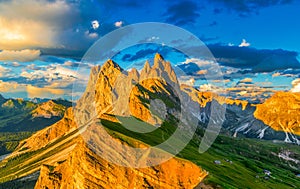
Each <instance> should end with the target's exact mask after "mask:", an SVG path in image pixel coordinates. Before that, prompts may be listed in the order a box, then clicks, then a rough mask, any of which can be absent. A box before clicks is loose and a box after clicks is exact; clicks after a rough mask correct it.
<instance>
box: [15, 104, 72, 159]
mask: <svg viewBox="0 0 300 189" xmlns="http://www.w3.org/2000/svg"><path fill="white" fill-rule="evenodd" d="M75 129H77V124H76V123H75V121H74V117H73V111H72V108H68V109H67V111H66V112H65V115H64V117H63V118H62V119H61V120H60V121H58V122H56V123H55V124H53V125H51V126H50V127H47V128H45V129H42V130H40V131H38V132H37V133H35V134H33V135H32V136H31V137H30V138H28V139H26V140H24V141H22V142H20V144H19V146H18V147H17V150H16V151H15V152H14V153H13V154H12V156H13V155H15V154H19V153H25V152H27V151H34V150H37V149H40V148H42V147H44V146H46V145H47V144H49V143H51V142H53V141H55V140H56V139H58V138H60V137H62V136H64V135H66V134H67V133H69V132H71V131H73V130H75Z"/></svg>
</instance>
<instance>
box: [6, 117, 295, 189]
mask: <svg viewBox="0 0 300 189" xmlns="http://www.w3.org/2000/svg"><path fill="white" fill-rule="evenodd" d="M102 124H103V125H104V126H105V127H106V129H107V131H108V132H109V133H110V134H111V135H113V136H114V137H117V138H119V139H121V140H123V141H125V142H127V143H128V144H130V143H131V142H132V141H134V140H140V141H142V142H144V143H146V144H149V145H152V146H154V145H157V144H160V143H161V142H162V141H164V140H165V139H167V138H168V137H169V136H170V135H171V134H172V133H173V132H174V127H172V126H170V124H165V125H163V126H162V127H161V128H159V129H157V130H155V131H153V132H151V133H147V134H138V133H135V132H132V131H129V130H127V129H126V128H124V127H123V126H122V125H120V124H118V123H114V122H110V121H107V120H102ZM145 124H146V123H145ZM143 126H150V125H143ZM75 133H76V131H74V132H72V133H70V134H68V135H66V136H64V137H62V138H60V139H59V140H57V141H55V142H53V143H51V144H49V145H48V146H46V147H44V148H42V149H40V150H37V151H35V152H29V153H25V154H23V155H21V156H19V157H16V158H13V159H11V160H10V161H9V162H8V163H7V164H6V165H5V167H2V166H3V164H2V163H0V167H1V170H0V183H1V182H6V181H8V180H11V179H14V178H13V177H11V176H10V177H6V175H7V174H9V173H15V172H16V171H18V170H20V168H22V169H23V171H22V172H19V173H18V175H23V174H24V173H26V172H28V171H30V170H32V169H36V168H38V167H39V166H40V165H41V164H42V162H43V161H42V160H43V159H45V158H47V157H49V156H52V155H53V154H56V153H58V152H59V151H61V150H63V149H64V148H65V147H66V146H69V145H70V144H69V142H66V143H65V144H64V145H62V146H59V147H57V148H54V149H53V150H51V151H49V152H48V153H46V154H44V155H43V156H42V157H39V158H38V159H35V160H34V161H29V164H27V165H26V166H22V167H20V164H21V163H22V162H28V160H30V159H32V157H34V156H36V155H37V154H40V153H42V152H43V151H45V150H46V149H49V148H51V147H52V146H54V145H55V144H58V143H59V142H60V141H64V140H65V139H67V138H69V137H70V136H72V135H74V134H75ZM198 144H199V139H198V137H195V138H194V139H193V140H192V141H191V142H190V143H189V144H188V145H187V147H186V148H185V149H184V150H183V151H182V152H181V153H180V154H178V157H180V158H184V159H188V160H190V161H192V162H194V163H196V164H197V165H199V166H201V167H202V168H204V169H205V170H207V171H209V176H208V177H207V178H206V179H205V183H206V184H208V185H212V186H214V187H218V186H220V187H222V188H255V189H256V188H257V189H260V188H261V189H263V188H276V189H277V188H281V189H284V188H300V180H299V178H297V177H296V176H295V173H296V170H295V169H292V168H290V167H289V166H288V165H287V163H286V162H285V161H283V160H282V159H279V158H278V157H277V156H274V155H273V154H272V153H278V152H279V151H281V150H282V149H285V150H290V151H292V152H295V153H296V154H297V155H298V156H296V159H297V158H298V159H300V158H299V155H300V149H299V146H295V145H288V144H273V143H271V142H268V141H259V140H253V139H233V138H229V137H225V136H219V137H218V138H217V140H216V141H215V143H214V144H213V146H212V147H211V148H210V149H209V150H208V151H207V152H205V153H203V154H199V152H198V146H199V145H198ZM225 159H228V160H231V161H232V162H233V163H232V164H230V163H229V162H226V161H225ZM214 160H221V162H222V164H221V165H216V164H214ZM1 164H2V165H1ZM263 169H268V170H270V171H271V172H272V177H271V178H270V179H269V180H265V179H264V178H263V177H264V174H263ZM298 169H299V167H298ZM256 176H259V178H256ZM15 178H17V177H15Z"/></svg>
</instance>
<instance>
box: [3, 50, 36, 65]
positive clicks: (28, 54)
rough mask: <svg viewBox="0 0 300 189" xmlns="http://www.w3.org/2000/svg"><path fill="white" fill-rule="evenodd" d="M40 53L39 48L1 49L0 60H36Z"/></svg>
mask: <svg viewBox="0 0 300 189" xmlns="http://www.w3.org/2000/svg"><path fill="white" fill-rule="evenodd" d="M40 54H41V51H40V50H30V49H25V50H20V51H14V50H3V51H1V52H0V61H19V62H29V61H33V60H36V59H37V58H38V57H39V56H40Z"/></svg>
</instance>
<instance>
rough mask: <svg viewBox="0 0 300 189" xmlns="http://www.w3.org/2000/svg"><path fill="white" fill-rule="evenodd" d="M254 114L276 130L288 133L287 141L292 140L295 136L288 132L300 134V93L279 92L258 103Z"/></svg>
mask: <svg viewBox="0 0 300 189" xmlns="http://www.w3.org/2000/svg"><path fill="white" fill-rule="evenodd" d="M254 116H255V117H256V118H257V119H259V120H262V121H263V122H264V123H265V124H267V125H269V126H270V127H272V128H273V129H274V130H276V131H284V132H285V133H287V134H286V139H285V141H286V142H292V141H293V138H291V137H293V136H291V135H290V136H289V134H288V133H292V134H297V135H300V94H299V93H292V92H278V93H276V94H274V95H273V96H272V97H271V98H269V99H267V100H266V101H265V102H264V103H263V104H258V105H257V108H256V110H255V112H254ZM298 143H299V144H300V141H299V142H298Z"/></svg>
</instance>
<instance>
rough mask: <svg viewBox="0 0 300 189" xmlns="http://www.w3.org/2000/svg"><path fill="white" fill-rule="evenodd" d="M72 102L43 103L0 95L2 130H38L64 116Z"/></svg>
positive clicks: (52, 101)
mask: <svg viewBox="0 0 300 189" xmlns="http://www.w3.org/2000/svg"><path fill="white" fill-rule="evenodd" d="M70 106H71V103H70V102H67V101H64V100H49V101H47V102H43V103H41V104H37V103H33V102H32V101H27V100H23V99H5V98H3V97H2V96H1V97H0V132H22V131H37V130H40V129H42V128H44V127H46V126H49V125H52V124H53V123H55V122H57V121H58V120H59V119H61V118H62V117H63V114H64V112H65V110H66V108H68V107H70Z"/></svg>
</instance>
